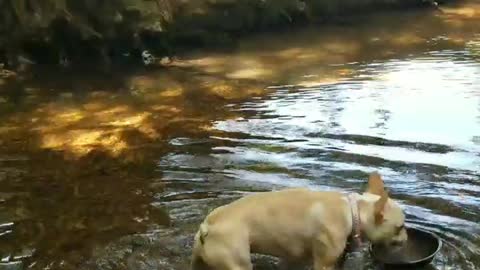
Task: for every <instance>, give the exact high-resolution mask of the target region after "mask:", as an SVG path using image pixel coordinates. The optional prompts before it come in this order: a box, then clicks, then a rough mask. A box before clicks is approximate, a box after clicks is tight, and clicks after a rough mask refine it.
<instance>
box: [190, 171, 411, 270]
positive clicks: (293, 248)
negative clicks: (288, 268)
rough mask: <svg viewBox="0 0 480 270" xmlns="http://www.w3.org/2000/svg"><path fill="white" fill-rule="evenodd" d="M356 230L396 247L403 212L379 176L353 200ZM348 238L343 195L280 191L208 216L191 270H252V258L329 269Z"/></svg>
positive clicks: (349, 227)
mask: <svg viewBox="0 0 480 270" xmlns="http://www.w3.org/2000/svg"><path fill="white" fill-rule="evenodd" d="M356 196H357V200H358V205H359V214H360V217H361V229H362V233H363V235H364V236H365V237H366V239H368V240H370V241H372V242H375V243H385V244H392V243H401V242H404V241H405V240H406V239H407V234H406V231H405V229H404V228H402V226H403V224H404V221H405V216H404V214H403V211H402V209H401V208H400V207H399V206H398V204H397V203H395V202H394V201H393V200H392V199H390V198H389V197H388V194H387V192H386V191H385V188H384V186H383V181H382V179H381V178H380V175H378V174H376V173H373V174H372V175H371V176H370V178H369V185H368V189H367V190H366V192H365V193H363V194H357V195H356ZM351 232H352V216H351V209H350V204H349V202H348V200H347V198H346V196H345V194H343V193H339V192H328V191H311V190H308V189H285V190H281V191H274V192H264V193H256V194H252V195H248V196H245V197H243V198H240V199H238V200H236V201H234V202H232V203H230V204H228V205H225V206H221V207H219V208H217V209H215V210H213V211H212V212H211V213H210V214H209V215H208V216H207V217H206V218H205V220H204V221H203V222H202V224H201V225H200V228H199V230H198V231H197V233H196V235H195V239H194V247H193V253H192V261H191V267H192V269H193V270H206V269H213V270H251V269H252V263H251V259H250V254H251V253H260V254H266V255H272V256H276V257H279V258H282V259H285V260H286V261H288V262H294V263H295V262H304V261H307V260H308V261H312V262H313V266H314V270H330V269H333V268H334V266H335V264H336V263H337V261H338V259H339V258H340V257H341V255H342V254H343V252H344V250H345V247H346V244H347V241H348V237H349V235H350V233H351Z"/></svg>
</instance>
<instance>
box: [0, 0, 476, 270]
mask: <svg viewBox="0 0 480 270" xmlns="http://www.w3.org/2000/svg"><path fill="white" fill-rule="evenodd" d="M479 8H480V7H479V6H477V5H475V4H468V5H466V6H460V7H451V8H448V9H445V13H442V14H439V13H435V12H429V11H420V12H412V13H407V14H405V13H398V14H396V13H394V14H391V13H389V14H384V15H380V16H375V17H372V18H369V20H366V21H364V22H363V23H359V24H358V25H349V26H341V27H334V26H332V27H325V29H321V30H311V29H310V30H305V31H304V32H299V33H287V34H276V35H273V36H267V37H262V38H257V39H254V40H250V41H247V42H245V43H244V44H242V46H241V47H240V48H239V50H238V51H237V52H235V53H231V54H226V55H225V54H223V55H209V56H207V57H200V58H193V59H191V60H190V61H185V62H184V63H182V64H180V65H178V66H176V67H172V68H171V69H170V70H169V71H159V72H148V73H145V74H140V75H138V74H137V75H134V76H132V77H129V78H122V80H121V81H118V78H111V80H115V81H117V83H118V85H116V86H114V87H113V89H114V90H111V89H110V90H106V89H109V88H112V86H111V85H101V84H100V85H99V84H98V82H90V81H87V82H83V83H78V81H74V80H68V79H67V78H62V79H58V81H54V82H51V81H48V82H46V81H47V80H43V81H42V80H40V83H38V81H39V80H38V79H36V80H32V81H29V82H26V83H24V84H21V85H20V86H19V85H16V84H11V83H10V82H9V81H7V80H4V81H3V88H2V89H3V90H2V91H3V92H1V93H2V99H1V102H2V103H1V104H2V109H3V110H2V116H1V118H2V123H3V124H2V125H0V135H1V137H0V210H1V211H0V260H1V261H2V263H0V269H1V270H3V269H21V267H23V268H30V269H186V267H187V265H188V259H189V255H190V247H191V240H192V239H191V238H192V236H193V233H194V231H195V229H196V227H197V225H198V223H199V222H200V220H201V219H202V218H203V217H204V216H205V215H206V214H207V213H208V211H209V210H211V209H212V208H214V207H216V206H219V205H221V204H224V203H227V202H229V201H231V200H233V199H235V198H237V197H239V196H241V195H242V194H246V193H248V192H252V191H264V190H276V189H282V188H285V187H299V186H302V187H309V188H312V189H334V190H349V191H350V190H351V191H361V190H362V189H363V187H364V184H365V181H366V178H367V175H368V173H369V172H371V171H373V170H378V171H379V172H380V173H381V174H382V175H383V176H384V179H385V182H386V185H387V187H388V188H389V190H390V193H391V196H392V197H394V198H395V199H397V200H399V201H400V202H401V204H402V205H403V206H404V207H405V210H406V212H407V216H408V222H409V224H410V226H416V227H420V228H423V229H426V230H430V231H432V232H435V233H437V234H438V235H439V236H440V237H441V238H442V239H443V240H444V246H443V249H442V250H441V252H440V254H439V255H438V256H437V257H436V259H435V260H434V262H433V264H432V269H439V270H440V269H442V270H443V269H462V270H463V269H480V225H479V224H478V223H479V221H480V199H479V196H480V183H479V182H478V181H479V176H480V172H479V171H480V156H479V153H480V30H479V29H480V28H477V26H478V25H479V24H478V23H479V22H480V16H479V11H478V10H479ZM1 84H2V81H0V86H1ZM12 89H13V90H12ZM18 89H20V90H18ZM72 89H73V90H72ZM255 261H256V265H257V266H256V268H257V269H274V265H275V263H276V262H275V260H271V259H269V258H262V257H260V258H255ZM17 266H18V268H17ZM9 267H12V268H9ZM376 267H377V266H376V265H375V264H374V263H373V262H371V261H369V262H368V265H367V268H368V269H374V268H376Z"/></svg>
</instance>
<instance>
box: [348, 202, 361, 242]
mask: <svg viewBox="0 0 480 270" xmlns="http://www.w3.org/2000/svg"><path fill="white" fill-rule="evenodd" d="M347 197H348V201H349V202H350V209H351V211H352V240H353V242H354V244H356V246H357V247H360V246H361V245H362V232H361V229H360V227H361V220H360V213H359V211H358V201H357V198H356V194H354V193H350V194H348V196H347Z"/></svg>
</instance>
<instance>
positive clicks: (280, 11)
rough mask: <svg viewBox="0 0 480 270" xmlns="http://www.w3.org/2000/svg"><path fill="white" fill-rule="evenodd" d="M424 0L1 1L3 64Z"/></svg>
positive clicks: (137, 49)
mask: <svg viewBox="0 0 480 270" xmlns="http://www.w3.org/2000/svg"><path fill="white" fill-rule="evenodd" d="M424 1H425V0H408V1H400V0H242V1H239V0H184V1H174V0H142V1H140V0H104V1H96V0H42V1H35V0H0V63H6V64H7V66H8V65H13V66H15V64H18V63H17V62H18V59H17V58H18V57H17V56H18V55H19V54H20V53H23V54H27V55H28V56H29V57H30V58H31V59H33V61H34V62H37V63H48V64H59V63H63V64H67V63H71V62H84V61H85V60H86V59H89V60H94V59H100V60H101V61H102V62H109V61H110V60H112V59H123V58H125V57H124V56H126V55H129V56H132V55H137V56H138V55H140V53H141V51H143V50H145V49H149V50H150V51H153V52H154V54H155V55H158V56H162V55H169V54H172V51H173V49H174V48H176V47H178V46H190V47H200V46H204V47H211V46H213V45H215V44H218V43H222V44H225V43H228V42H230V41H231V39H232V37H233V36H238V34H241V33H246V32H252V31H256V30H258V29H269V28H272V27H279V26H280V27H281V26H283V25H288V24H295V23H297V22H299V21H309V20H315V19H316V18H325V17H328V16H329V15H337V14H343V13H348V12H355V11H363V10H365V9H372V8H373V7H376V6H379V5H397V4H402V5H403V4H418V3H423V2H424Z"/></svg>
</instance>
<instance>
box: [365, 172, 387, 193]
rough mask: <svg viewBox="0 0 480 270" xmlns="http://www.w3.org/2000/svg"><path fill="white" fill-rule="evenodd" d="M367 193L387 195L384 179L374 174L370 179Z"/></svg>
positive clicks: (376, 173)
mask: <svg viewBox="0 0 480 270" xmlns="http://www.w3.org/2000/svg"><path fill="white" fill-rule="evenodd" d="M366 192H367V193H370V194H375V195H378V196H382V195H383V193H385V186H384V184H383V180H382V177H381V176H380V174H379V173H378V172H373V173H371V174H370V176H369V177H368V187H367V191H366Z"/></svg>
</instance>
